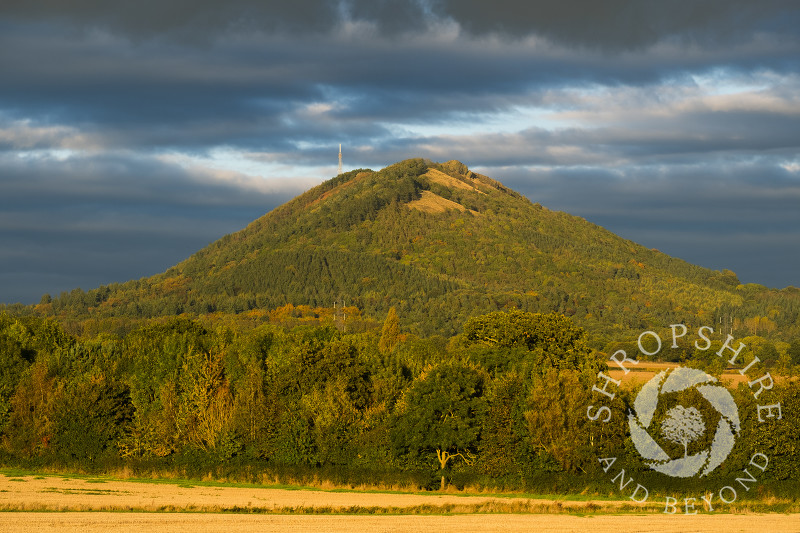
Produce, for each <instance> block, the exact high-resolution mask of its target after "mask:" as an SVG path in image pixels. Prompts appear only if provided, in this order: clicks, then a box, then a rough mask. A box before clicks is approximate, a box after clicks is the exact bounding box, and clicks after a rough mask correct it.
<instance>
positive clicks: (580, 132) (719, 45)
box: [0, 0, 800, 304]
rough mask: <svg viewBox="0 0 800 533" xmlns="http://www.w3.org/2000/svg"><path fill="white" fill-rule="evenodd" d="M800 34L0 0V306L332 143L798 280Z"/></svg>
mask: <svg viewBox="0 0 800 533" xmlns="http://www.w3.org/2000/svg"><path fill="white" fill-rule="evenodd" d="M798 28H800V4H798V3H797V2H793V1H788V0H787V1H769V0H767V1H764V0H762V1H759V2H753V1H751V0H706V1H703V2H698V1H696V0H673V1H670V2H666V1H660V2H656V1H651V0H636V1H631V0H626V1H622V0H609V1H602V2H600V1H597V0H588V1H587V0H582V1H576V0H560V1H558V2H552V1H521V0H516V1H510V0H494V1H493V2H485V1H478V0H407V1H400V0H340V1H325V0H294V1H292V2H283V1H282V2H277V1H256V0H226V1H225V2H219V1H208V0H191V1H190V0H170V1H163V0H160V1H154V0H139V1H137V2H130V1H124V2H121V1H116V0H73V1H70V2H64V1H63V0H4V1H3V2H2V3H0V302H4V303H13V302H22V303H25V304H30V303H37V302H39V300H40V298H41V297H42V295H43V294H45V293H49V294H52V295H54V296H55V295H58V294H60V293H61V292H62V291H70V290H72V289H75V288H77V287H81V288H83V289H85V290H88V289H91V288H94V287H97V286H100V285H103V284H108V283H113V282H124V281H127V280H129V279H139V278H142V277H146V276H150V275H153V274H156V273H158V272H162V271H164V270H166V269H167V268H168V267H170V266H172V265H174V264H176V263H178V262H179V261H181V260H182V259H185V258H186V257H188V256H190V255H191V254H192V253H194V252H195V251H197V250H199V249H201V248H203V247H204V246H206V245H208V244H209V243H211V242H213V241H214V240H216V239H218V238H219V237H221V236H223V235H225V234H228V233H231V232H234V231H237V230H239V229H241V228H243V227H244V226H246V225H247V224H248V223H249V222H250V221H252V220H254V219H256V218H258V217H259V216H261V215H263V214H264V213H266V212H268V211H270V210H271V209H273V208H274V207H276V206H278V205H280V204H282V203H284V202H286V201H287V200H289V199H291V198H292V197H294V196H296V195H297V194H299V193H301V192H302V191H304V190H307V189H308V188H310V187H312V186H314V185H317V184H319V183H321V182H322V181H324V180H326V179H329V178H331V177H333V176H334V175H335V174H336V167H337V162H338V161H337V155H338V147H339V143H341V144H342V151H343V154H344V168H345V170H348V169H353V168H372V169H375V170H377V169H380V168H383V167H385V166H387V165H389V164H392V163H394V162H397V161H400V160H403V159H408V158H412V157H424V158H428V159H431V160H433V161H440V162H443V161H448V160H452V159H457V160H460V161H462V162H463V163H465V164H466V165H468V166H469V167H470V168H471V169H472V170H474V171H476V172H480V173H482V174H486V175H488V176H490V177H492V178H494V179H497V180H499V181H501V182H503V183H504V184H505V185H507V186H509V187H511V188H513V189H515V190H517V191H519V192H521V193H523V194H525V195H526V196H527V197H528V198H530V199H531V201H533V202H538V203H541V204H542V205H544V206H546V207H549V208H551V209H555V210H560V211H567V212H569V213H571V214H574V215H578V216H581V217H583V218H586V219H587V220H589V221H591V222H594V223H596V224H599V225H601V226H603V227H606V228H608V229H609V230H611V231H613V232H615V233H617V234H619V235H621V236H623V237H625V238H628V239H631V240H633V241H636V242H638V243H640V244H643V245H645V246H647V247H650V248H657V249H659V250H661V251H663V252H665V253H668V254H670V255H673V256H676V257H680V258H682V259H685V260H687V261H689V262H691V263H695V264H699V265H702V266H705V267H708V268H712V269H715V270H721V269H730V270H733V271H734V272H736V273H737V275H738V276H739V279H740V281H741V282H742V283H760V284H763V285H767V286H769V287H776V288H782V287H785V286H788V285H794V286H800V269H798V265H800V150H799V148H800V30H798Z"/></svg>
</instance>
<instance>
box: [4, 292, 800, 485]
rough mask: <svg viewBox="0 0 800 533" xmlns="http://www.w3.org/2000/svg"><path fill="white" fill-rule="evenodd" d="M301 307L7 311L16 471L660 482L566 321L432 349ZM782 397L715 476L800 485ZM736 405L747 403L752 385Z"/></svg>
mask: <svg viewBox="0 0 800 533" xmlns="http://www.w3.org/2000/svg"><path fill="white" fill-rule="evenodd" d="M304 312H305V313H307V314H306V315H303V313H300V314H296V316H291V315H292V313H289V314H288V315H285V316H284V318H285V322H283V325H277V324H275V323H264V320H263V318H264V317H261V318H262V319H258V318H259V317H251V318H250V319H246V318H245V317H243V316H241V315H237V316H230V315H220V316H216V317H205V318H202V319H189V318H167V319H154V320H148V321H143V322H141V323H139V324H137V325H136V326H135V327H133V328H132V329H131V330H130V331H128V332H127V333H126V334H124V335H114V334H111V333H107V332H100V333H92V334H91V335H88V334H84V335H81V336H75V335H71V334H69V333H67V332H65V331H64V329H63V328H62V327H61V326H60V325H59V324H58V323H56V322H55V321H54V320H52V319H42V318H37V317H12V316H9V315H6V314H2V315H0V439H1V441H2V447H1V449H2V457H3V460H4V462H5V463H16V464H26V465H34V466H35V465H56V466H62V467H67V468H82V469H94V470H107V469H111V468H114V467H117V466H127V467H129V468H132V469H134V470H135V471H137V470H141V469H151V470H155V471H169V472H178V473H179V474H181V475H187V476H203V475H207V474H211V475H228V474H231V473H233V474H232V475H235V476H239V477H240V478H246V479H252V480H262V479H264V475H265V474H268V476H267V479H275V478H278V479H292V480H297V479H314V478H316V479H320V478H327V479H330V480H331V481H333V482H336V483H369V484H373V485H379V484H386V485H391V484H399V483H403V484H408V485H412V486H417V487H424V488H439V487H441V486H442V485H444V484H447V483H452V484H455V485H456V486H463V485H472V486H485V487H492V488H505V489H514V490H526V489H528V490H531V489H534V488H536V489H540V490H566V489H574V488H575V487H576V486H578V485H583V486H584V487H594V488H595V490H599V491H601V492H602V491H606V492H608V491H609V490H611V489H612V487H611V486H610V483H609V482H608V480H606V479H605V478H604V475H605V473H604V472H603V471H602V469H601V468H600V467H599V466H600V465H599V464H598V461H597V459H598V457H612V456H615V457H620V458H623V457H625V458H627V459H625V461H627V463H626V464H625V467H626V468H627V471H628V472H629V474H641V475H642V476H647V475H648V474H647V472H648V471H649V469H648V468H647V467H645V466H643V465H642V464H640V463H638V462H637V461H636V459H635V457H636V454H635V452H633V451H632V450H630V449H629V448H630V445H629V444H628V443H627V438H626V431H627V430H626V428H627V420H626V417H625V416H624V413H627V412H628V409H629V408H630V407H631V405H632V399H633V398H632V394H633V391H630V390H627V389H624V388H623V389H622V390H621V391H620V393H619V395H617V396H616V398H615V401H616V402H618V405H617V407H618V410H617V412H618V413H619V414H620V416H618V417H616V418H615V419H614V420H613V421H611V422H610V423H608V424H603V425H600V426H598V425H597V424H592V423H590V421H589V420H588V419H587V416H586V410H587V406H588V405H589V404H590V402H591V399H592V393H591V388H592V384H593V383H594V382H595V381H596V379H597V374H598V372H599V371H600V370H601V369H603V368H605V366H604V364H605V363H604V361H603V356H602V355H600V354H597V353H596V352H593V350H591V349H590V348H589V343H588V339H587V337H586V335H585V333H584V331H583V330H582V329H581V328H578V327H576V326H575V325H574V323H573V322H572V320H571V319H569V318H567V317H565V316H563V315H558V314H535V313H526V312H522V311H513V312H497V313H490V314H487V315H481V316H478V317H473V318H471V319H469V320H468V321H467V322H466V323H465V324H464V326H463V328H462V331H461V333H460V334H458V335H457V336H454V337H452V338H444V337H438V336H433V337H427V338H421V337H417V336H414V335H409V334H407V333H404V332H403V331H404V330H403V328H402V327H401V323H400V319H399V317H398V315H397V313H396V312H395V311H394V309H392V310H390V312H389V313H388V314H387V317H386V320H385V321H384V323H383V325H382V326H381V325H377V327H373V326H372V325H371V324H370V323H369V322H366V321H361V320H355V319H352V318H351V320H350V321H344V320H341V318H340V317H337V316H330V317H321V318H320V319H319V320H318V322H317V323H313V322H312V321H307V322H306V323H305V324H303V321H304V320H307V317H308V313H311V309H310V308H307V309H305V310H304ZM278 315H279V314H276V315H275V316H278ZM273 318H275V317H273ZM776 394H778V395H780V398H781V401H782V402H783V404H784V418H783V419H782V420H781V421H779V422H777V423H776V425H775V431H773V432H771V433H770V434H769V435H768V436H765V434H764V433H763V432H758V431H755V426H754V425H755V424H756V421H755V420H754V418H753V417H752V416H750V415H746V416H743V418H742V435H744V436H745V438H742V439H740V440H738V441H737V448H735V450H734V453H733V455H732V457H733V459H731V460H729V461H728V462H726V464H725V465H723V466H724V468H721V469H720V471H719V472H715V473H714V474H713V475H714V476H718V477H722V478H724V477H725V476H730V475H732V474H736V473H740V472H741V468H742V467H743V466H744V465H746V463H747V461H748V460H749V457H750V456H751V455H752V453H753V452H754V451H755V450H758V451H761V452H763V453H767V454H769V456H770V460H771V462H770V468H769V469H768V470H767V472H766V473H765V478H764V479H765V480H786V479H797V476H798V475H800V461H799V460H798V459H800V457H798V451H797V450H796V435H797V430H798V422H797V417H796V416H794V414H796V413H797V409H798V407H800V405H799V404H798V402H800V387H798V384H797V382H796V381H788V380H787V381H785V382H783V384H782V385H781V386H780V390H778V391H777V392H776ZM736 399H737V402H741V403H740V405H747V406H750V407H752V406H751V405H750V404H752V403H753V402H752V395H751V394H750V393H749V390H748V389H746V387H745V388H740V390H739V391H737V392H736ZM743 411H744V409H743ZM750 411H752V409H750V410H748V411H747V412H748V413H749V412H750ZM620 462H621V463H622V462H624V461H622V460H621V461H620Z"/></svg>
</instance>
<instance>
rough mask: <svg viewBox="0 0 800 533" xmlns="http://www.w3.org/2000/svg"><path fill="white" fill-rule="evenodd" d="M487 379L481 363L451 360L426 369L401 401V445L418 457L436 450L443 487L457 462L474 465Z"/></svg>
mask: <svg viewBox="0 0 800 533" xmlns="http://www.w3.org/2000/svg"><path fill="white" fill-rule="evenodd" d="M486 381H487V375H486V372H485V371H484V370H483V369H482V368H480V367H477V366H474V365H471V364H469V363H465V362H460V361H445V362H442V363H438V364H436V365H432V366H430V367H428V368H427V369H426V370H425V371H423V373H422V374H421V375H420V376H419V377H418V378H417V379H416V380H414V382H413V383H412V384H411V386H410V387H409V389H408V390H407V391H406V392H405V394H404V395H403V397H402V398H401V400H400V401H399V402H398V405H397V411H396V413H397V415H396V416H397V419H396V421H395V424H394V428H393V429H394V433H393V436H392V437H393V441H394V443H395V447H396V448H397V449H399V450H402V451H404V452H405V453H407V454H410V455H412V456H419V455H423V456H425V455H432V454H433V452H436V458H437V461H438V464H439V470H440V472H441V485H440V488H441V489H442V490H444V488H445V487H446V483H447V480H446V470H447V468H448V467H450V466H451V465H452V463H451V460H453V459H456V458H458V459H461V460H462V461H463V462H464V463H466V464H467V465H470V464H472V462H473V460H474V458H475V452H476V450H477V444H478V440H479V436H480V430H481V426H480V418H481V417H480V415H481V413H482V412H483V411H484V409H485V401H484V397H483V393H484V390H485V388H486Z"/></svg>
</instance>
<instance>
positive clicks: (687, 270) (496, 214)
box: [36, 159, 800, 336]
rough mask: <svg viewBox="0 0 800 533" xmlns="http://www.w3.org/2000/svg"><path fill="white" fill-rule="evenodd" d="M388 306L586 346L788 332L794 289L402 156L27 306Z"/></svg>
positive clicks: (134, 313)
mask: <svg viewBox="0 0 800 533" xmlns="http://www.w3.org/2000/svg"><path fill="white" fill-rule="evenodd" d="M334 302H338V304H337V305H339V306H341V305H342V303H344V304H346V305H347V306H348V307H349V308H353V309H356V310H357V311H358V312H360V313H363V314H364V315H366V316H371V317H375V318H377V319H382V318H383V317H384V316H385V315H386V312H387V311H388V309H389V307H391V306H394V307H396V308H397V311H398V313H399V314H400V316H401V317H402V322H403V327H404V328H406V329H407V330H409V331H411V332H413V333H416V334H419V335H431V334H441V335H445V336H449V335H452V334H454V333H456V332H458V331H460V328H461V324H463V322H464V321H465V320H466V319H467V318H468V317H470V316H474V315H477V314H482V313H486V312H490V311H494V310H497V309H503V308H512V307H515V308H518V309H522V310H525V311H537V312H544V311H557V312H560V313H563V314H566V315H568V316H571V317H572V318H573V320H574V321H575V322H576V323H577V324H579V325H581V326H583V327H585V328H587V329H588V330H589V331H591V332H593V333H595V334H601V333H602V334H607V335H611V334H614V335H619V334H622V333H624V332H631V331H641V330H642V329H644V328H653V327H663V326H666V325H668V324H671V323H677V322H683V323H686V324H690V325H691V324H701V325H702V324H709V323H711V324H717V323H719V321H720V320H722V321H724V322H725V323H728V324H731V325H735V327H739V328H742V329H743V330H748V329H750V330H752V331H751V333H758V334H767V333H770V332H775V331H782V332H786V333H787V334H788V333H790V332H791V333H792V334H796V333H797V327H798V326H797V318H798V310H799V309H800V305H798V302H800V291H798V290H797V289H791V288H790V289H784V290H783V291H773V290H769V289H767V288H765V287H762V286H754V285H747V286H744V285H741V284H740V283H739V281H738V279H737V277H736V275H735V274H734V273H733V272H730V271H721V272H720V271H714V270H709V269H705V268H702V267H699V266H696V265H692V264H689V263H687V262H686V261H683V260H680V259H677V258H673V257H670V256H668V255H666V254H664V253H661V252H659V251H657V250H653V249H648V248H646V247H644V246H642V245H640V244H637V243H634V242H632V241H629V240H626V239H624V238H622V237H619V236H617V235H615V234H614V233H612V232H610V231H608V230H606V229H604V228H602V227H600V226H597V225H595V224H592V223H590V222H588V221H586V220H584V219H582V218H580V217H576V216H573V215H570V214H567V213H563V212H557V211H552V210H549V209H547V208H546V207H543V206H541V205H539V204H538V203H533V202H531V201H530V200H529V199H528V198H526V197H524V196H522V195H520V194H519V193H517V192H515V191H513V190H511V189H509V188H507V187H505V186H504V185H502V184H501V183H500V182H499V181H496V180H494V179H491V178H489V177H487V176H483V175H480V174H477V173H475V172H472V171H470V170H469V169H468V168H467V167H466V166H465V165H464V164H462V163H460V162H458V161H449V162H446V163H433V162H430V161H426V160H422V159H411V160H407V161H402V162H400V163H396V164H394V165H391V166H389V167H386V168H384V169H382V170H380V171H372V170H366V169H359V170H354V171H351V172H347V173H345V174H342V175H339V176H337V177H335V178H332V179H330V180H328V181H326V182H324V183H322V184H321V185H319V186H317V187H314V188H312V189H310V190H308V191H307V192H305V193H303V194H301V195H300V196H298V197H296V198H294V199H293V200H291V201H289V202H287V203H286V204H284V205H282V206H280V207H278V208H276V209H274V210H273V211H271V212H269V213H267V214H265V215H264V216H263V217H261V218H259V219H257V220H255V221H254V222H252V223H251V224H250V225H248V226H247V227H246V228H244V229H242V230H241V231H239V232H237V233H233V234H230V235H227V236H225V237H223V238H222V239H220V240H218V241H216V242H214V243H212V244H211V245H209V246H208V247H206V248H204V249H202V250H200V251H198V252H197V253H195V254H194V255H192V256H191V257H189V258H188V259H186V260H185V261H183V262H181V263H179V264H177V265H175V266H174V267H172V268H170V269H169V270H167V271H166V272H164V273H162V274H159V275H156V276H153V277H149V278H144V279H141V280H137V281H130V282H126V283H122V284H113V285H108V286H104V287H100V288H98V289H94V290H90V291H88V292H83V291H79V290H76V291H73V292H72V293H69V294H66V293H65V294H62V295H61V297H59V298H56V299H54V300H53V301H52V302H46V303H42V304H40V305H39V306H36V308H37V310H38V311H39V312H41V313H45V314H53V315H56V316H60V317H73V318H74V317H86V316H100V317H102V316H119V317H155V316H164V315H176V314H182V313H194V314H205V313H211V312H225V313H242V312H252V311H254V310H270V309H275V308H277V307H280V306H284V305H286V304H292V305H295V306H308V307H309V308H318V309H322V308H325V309H328V308H332V307H333V306H334Z"/></svg>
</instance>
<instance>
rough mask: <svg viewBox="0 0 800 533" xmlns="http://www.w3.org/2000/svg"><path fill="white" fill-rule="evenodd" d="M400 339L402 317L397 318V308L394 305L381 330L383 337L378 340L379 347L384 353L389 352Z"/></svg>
mask: <svg viewBox="0 0 800 533" xmlns="http://www.w3.org/2000/svg"><path fill="white" fill-rule="evenodd" d="M399 341H400V319H398V318H397V310H396V309H395V308H394V306H392V307H390V308H389V313H388V314H387V315H386V320H385V321H384V323H383V329H382V330H381V338H380V340H379V341H378V349H379V350H380V351H381V353H382V354H387V353H389V352H391V351H392V350H394V347H395V346H397V343H398V342H399Z"/></svg>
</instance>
